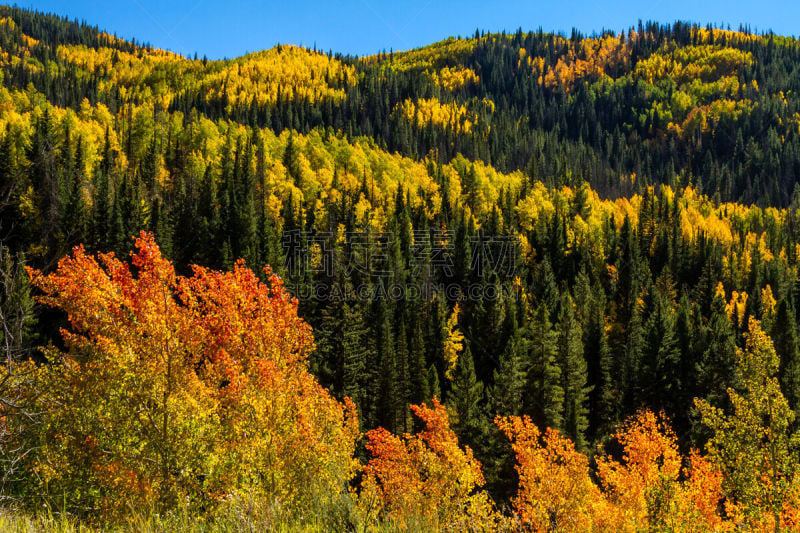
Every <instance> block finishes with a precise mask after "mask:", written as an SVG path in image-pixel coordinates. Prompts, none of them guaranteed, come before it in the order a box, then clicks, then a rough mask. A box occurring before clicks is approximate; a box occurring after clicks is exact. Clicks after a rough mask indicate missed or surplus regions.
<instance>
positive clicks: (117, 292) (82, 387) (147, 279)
mask: <svg viewBox="0 0 800 533" xmlns="http://www.w3.org/2000/svg"><path fill="white" fill-rule="evenodd" d="M193 270H194V271H193V275H192V276H191V277H184V276H180V275H178V274H176V272H175V270H174V268H173V267H172V265H171V264H170V262H169V261H167V260H166V259H164V258H163V257H162V256H161V252H160V250H159V248H158V247H157V245H156V244H155V242H154V240H153V237H152V235H150V234H145V233H142V234H141V235H140V237H139V238H138V239H136V251H135V253H134V254H133V256H132V259H131V261H130V263H127V262H123V261H120V260H119V259H117V258H116V257H114V255H113V254H101V255H99V256H98V257H93V256H91V255H87V254H86V253H85V252H84V250H83V248H82V247H77V248H76V249H75V250H74V252H73V254H72V255H71V256H68V257H65V258H64V259H62V260H61V261H60V262H59V265H58V268H57V269H56V271H55V272H53V273H52V274H49V275H46V276H45V275H42V274H41V273H40V272H37V271H31V277H32V280H33V283H34V285H36V286H37V287H38V288H40V289H41V290H42V291H43V292H44V296H42V297H40V301H41V302H42V303H45V304H47V305H50V306H52V307H57V308H59V309H62V310H63V311H65V312H66V313H67V315H68V317H69V321H70V324H71V326H72V327H71V329H70V330H64V331H63V337H64V340H65V343H66V345H67V347H68V352H66V353H62V352H60V351H58V350H56V349H54V348H52V349H50V351H49V356H50V357H51V358H53V359H54V360H60V361H61V364H54V365H50V366H49V367H47V368H45V369H44V370H43V372H42V376H41V379H42V380H43V384H42V390H47V391H48V393H47V394H44V395H43V397H42V399H41V401H42V403H43V405H59V406H62V407H63V408H62V409H59V410H51V411H50V412H51V413H53V414H51V415H48V416H49V418H48V420H47V421H46V424H47V425H48V426H49V428H50V431H49V433H48V435H46V436H45V441H44V448H43V451H42V453H40V454H37V461H38V463H37V465H36V468H37V469H38V470H39V471H41V472H47V473H48V479H47V485H46V487H44V491H45V492H50V493H51V494H52V495H53V496H54V497H58V498H61V495H62V494H67V498H74V499H75V500H80V501H75V502H73V503H75V504H76V505H82V506H84V507H85V506H89V507H94V506H96V505H98V504H99V505H104V506H105V505H108V506H109V507H114V508H119V509H124V508H126V507H129V506H130V507H136V506H142V507H144V506H148V505H152V504H153V503H163V504H165V505H168V504H170V502H174V501H176V500H177V499H178V498H180V499H184V500H188V501H190V503H192V504H196V505H198V506H199V505H202V506H208V505H210V504H216V503H218V502H221V501H223V500H224V499H227V498H229V497H231V496H233V495H235V493H237V492H239V491H246V492H247V493H248V494H251V495H253V494H254V495H259V496H261V497H263V498H266V499H273V500H276V501H280V502H282V504H283V505H286V506H287V508H289V509H292V510H297V511H302V510H303V509H307V508H308V506H310V505H311V503H312V502H317V503H319V502H320V501H321V499H322V500H324V499H325V498H329V497H336V495H337V494H341V493H343V492H344V491H345V490H346V484H347V482H348V481H349V479H350V478H351V477H352V475H353V473H354V469H355V465H356V463H355V461H354V459H353V451H354V446H355V440H356V438H357V437H358V422H357V417H356V413H355V408H354V406H353V404H352V403H351V402H349V401H346V402H345V403H344V404H342V403H340V402H338V401H337V400H336V399H334V398H333V397H332V396H331V395H330V394H329V393H328V392H327V391H326V390H325V389H323V388H322V387H321V386H320V385H319V383H318V382H317V381H316V379H315V378H314V377H313V376H312V375H311V374H310V373H309V372H308V370H307V364H306V357H307V354H308V353H309V351H310V350H311V349H313V338H312V335H311V328H310V327H309V326H308V324H306V323H305V322H304V321H303V320H302V319H301V318H300V317H298V315H297V302H296V301H294V300H292V299H290V298H289V296H288V295H287V293H286V292H285V291H284V290H283V287H282V284H281V281H280V280H279V279H278V278H277V277H276V276H271V277H270V283H269V284H264V283H262V282H261V281H259V279H258V277H257V276H256V275H255V274H254V273H253V272H252V271H251V270H249V269H248V268H246V267H245V266H244V264H243V263H241V262H239V263H237V264H236V266H235V268H234V269H233V271H231V272H217V271H213V270H209V269H206V268H201V267H194V269H193ZM267 273H268V274H269V271H267ZM87 441H89V442H92V443H93V445H92V446H86V445H85V443H86V442H87ZM86 472H94V475H90V474H86ZM140 480H148V483H142V482H140ZM140 485H141V486H142V488H141V490H138V491H137V490H134V489H135V488H136V487H137V486H140ZM87 486H88V490H87ZM93 491H94V493H93ZM93 494H97V495H99V498H100V499H101V501H100V502H98V501H96V499H95V496H93Z"/></svg>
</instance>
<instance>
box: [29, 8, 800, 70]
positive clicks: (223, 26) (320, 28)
mask: <svg viewBox="0 0 800 533" xmlns="http://www.w3.org/2000/svg"><path fill="white" fill-rule="evenodd" d="M19 5H20V6H23V7H31V8H35V9H38V10H40V11H45V12H53V13H57V14H59V15H66V16H69V18H70V19H73V18H78V19H81V20H86V21H87V22H89V23H90V24H92V25H98V26H100V28H101V29H105V30H107V31H109V32H110V33H115V32H116V33H117V35H119V36H120V37H124V38H131V37H136V39H137V40H138V41H143V42H149V43H150V44H152V45H154V46H157V47H159V48H168V49H170V50H173V51H176V52H179V53H182V54H194V52H197V53H198V54H199V55H200V56H203V55H204V54H205V55H207V56H208V57H209V58H210V59H217V58H222V57H235V56H238V55H242V54H244V53H246V52H252V51H256V50H261V49H264V48H270V47H272V46H273V45H275V44H277V43H293V44H303V45H306V46H309V47H311V46H313V45H314V44H316V45H317V47H318V48H321V49H323V50H328V49H332V50H333V51H334V52H342V53H349V54H358V55H365V54H373V53H375V52H378V51H380V50H383V49H386V50H389V49H394V50H406V49H409V48H414V47H417V46H422V45H425V44H428V43H431V42H434V41H438V40H441V39H443V38H445V37H448V36H450V35H464V36H466V35H472V34H474V32H475V29H476V28H481V29H483V30H486V31H501V30H503V29H505V30H508V31H514V30H516V29H517V28H518V27H522V28H523V29H524V30H535V29H537V28H539V27H540V26H541V27H542V28H543V29H544V30H545V31H564V32H566V33H568V32H569V31H570V30H571V28H572V27H576V28H578V29H579V30H581V31H583V32H585V33H591V32H592V31H599V30H601V29H603V28H610V29H614V30H621V29H626V28H628V27H629V26H632V25H634V24H636V22H637V20H639V19H642V20H657V21H659V22H673V21H675V20H689V21H692V22H699V23H702V24H706V23H716V24H718V25H719V24H725V25H728V24H730V26H731V27H732V28H734V29H735V28H737V27H738V26H739V24H740V23H745V24H749V25H750V26H751V27H752V28H754V29H755V28H757V29H758V30H768V29H772V30H773V31H775V33H779V34H782V35H798V34H800V2H798V1H797V0H793V1H779V2H767V3H766V4H765V3H763V2H757V1H754V0H747V1H741V0H728V1H723V0H710V1H703V0H694V1H685V0H646V1H633V0H624V1H606V2H590V1H579V2H569V1H558V0H549V1H547V2H543V1H539V0H528V1H506V2H504V1H491V0H482V1H481V0H461V1H450V0H413V1H407V2H401V1H396V0H393V1H386V0H314V1H304V0H294V1H293V0H283V1H280V2H274V1H264V0H260V1H259V0H229V1H226V2H218V1H213V0H175V1H165V0H161V1H158V0H113V1H109V0H34V1H31V0H21V1H19Z"/></svg>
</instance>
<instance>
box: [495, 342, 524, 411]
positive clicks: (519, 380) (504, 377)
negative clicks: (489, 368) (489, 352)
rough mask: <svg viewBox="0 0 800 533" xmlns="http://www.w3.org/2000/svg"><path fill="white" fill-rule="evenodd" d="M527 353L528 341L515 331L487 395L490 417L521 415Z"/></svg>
mask: <svg viewBox="0 0 800 533" xmlns="http://www.w3.org/2000/svg"><path fill="white" fill-rule="evenodd" d="M527 353H528V341H527V339H525V337H524V336H523V335H522V331H521V330H520V331H517V333H516V334H515V335H514V336H512V337H511V338H510V339H509V341H508V342H507V343H506V348H505V350H504V351H503V354H502V355H501V356H500V361H499V363H498V365H497V368H496V369H495V370H494V374H493V378H494V379H493V382H492V386H491V387H490V388H489V390H488V394H487V396H488V409H489V414H490V415H492V416H494V415H503V416H506V415H520V414H522V412H523V396H524V394H525V386H526V382H525V376H526V372H527V368H526V363H527V361H526V358H525V355H526V354H527Z"/></svg>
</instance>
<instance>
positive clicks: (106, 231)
mask: <svg viewBox="0 0 800 533" xmlns="http://www.w3.org/2000/svg"><path fill="white" fill-rule="evenodd" d="M112 209H113V206H112V201H111V187H110V183H109V176H108V174H107V173H106V172H105V171H103V170H102V169H101V168H99V167H98V169H97V171H96V172H95V177H94V197H93V201H92V218H91V227H92V230H91V243H92V245H93V246H94V248H95V249H97V250H99V249H101V248H103V247H104V246H107V245H108V243H109V241H110V240H111V234H112V232H111V224H112V219H111V214H112Z"/></svg>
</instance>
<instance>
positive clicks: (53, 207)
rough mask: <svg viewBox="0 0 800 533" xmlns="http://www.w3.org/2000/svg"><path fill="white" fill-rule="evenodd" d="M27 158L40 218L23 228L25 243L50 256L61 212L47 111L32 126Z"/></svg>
mask: <svg viewBox="0 0 800 533" xmlns="http://www.w3.org/2000/svg"><path fill="white" fill-rule="evenodd" d="M27 157H28V161H30V166H29V169H28V177H29V178H30V182H31V185H32V186H33V190H34V191H35V193H36V208H37V210H38V214H39V216H38V217H35V219H31V220H29V224H30V227H29V228H26V229H27V230H28V231H26V232H25V236H26V238H27V239H31V240H33V239H36V240H37V241H38V242H40V243H42V244H43V245H44V246H46V247H47V249H48V250H49V251H50V253H52V252H54V251H55V250H56V235H55V232H56V229H57V226H58V223H59V219H60V216H59V214H60V212H61V203H60V200H61V194H60V193H61V190H60V189H61V188H60V186H59V179H58V169H57V167H58V157H57V154H56V138H55V134H54V130H53V124H52V120H51V117H50V113H49V111H48V110H47V109H46V108H45V111H44V112H43V113H42V115H41V116H40V117H39V118H38V120H36V122H35V124H34V132H33V136H32V138H31V143H30V148H29V149H28V152H27ZM37 233H38V235H36V234H37ZM37 237H38V238H37Z"/></svg>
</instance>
